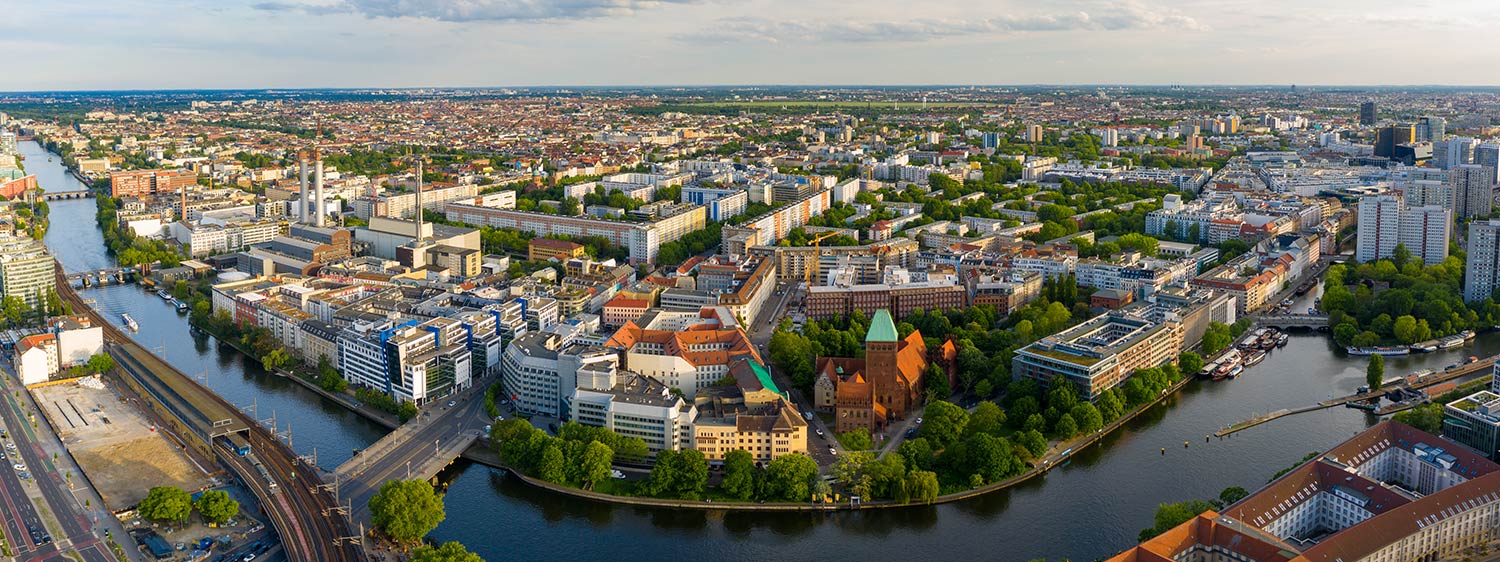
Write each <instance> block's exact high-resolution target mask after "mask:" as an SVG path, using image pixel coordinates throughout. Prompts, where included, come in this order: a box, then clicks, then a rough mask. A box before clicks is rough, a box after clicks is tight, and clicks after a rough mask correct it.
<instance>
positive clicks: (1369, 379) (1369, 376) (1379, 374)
mask: <svg viewBox="0 0 1500 562" xmlns="http://www.w3.org/2000/svg"><path fill="white" fill-rule="evenodd" d="M1383 380H1385V357H1382V356H1380V355H1371V356H1370V363H1369V364H1368V365H1365V384H1366V385H1369V387H1370V390H1372V391H1373V390H1380V382H1381V381H1383Z"/></svg>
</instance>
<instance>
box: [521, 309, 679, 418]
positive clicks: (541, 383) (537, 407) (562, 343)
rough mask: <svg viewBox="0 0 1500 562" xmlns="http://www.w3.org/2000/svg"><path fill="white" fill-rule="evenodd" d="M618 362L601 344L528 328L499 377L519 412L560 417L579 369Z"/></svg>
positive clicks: (567, 410) (574, 387)
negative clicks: (596, 345)
mask: <svg viewBox="0 0 1500 562" xmlns="http://www.w3.org/2000/svg"><path fill="white" fill-rule="evenodd" d="M619 362H620V358H619V356H618V355H617V354H616V353H615V352H613V351H610V350H607V349H604V348H602V347H588V346H585V345H582V344H574V343H573V342H572V340H571V339H570V338H567V337H565V336H563V335H560V334H556V333H552V332H549V331H529V332H527V333H525V334H522V335H520V336H518V337H516V339H515V341H512V342H511V343H510V345H508V346H506V348H505V355H504V357H503V359H501V364H500V376H501V380H502V383H503V384H504V387H505V391H506V392H508V393H510V400H511V403H512V404H514V405H515V408H516V409H517V410H518V411H521V412H525V413H528V414H532V415H540V416H552V417H558V418H561V417H565V416H568V415H569V414H570V412H572V407H571V406H570V405H569V403H568V402H569V400H570V398H571V397H572V396H573V393H574V392H575V391H576V390H577V389H578V377H579V371H581V370H582V369H583V368H584V367H586V366H597V367H603V364H608V365H610V366H614V367H618V366H619ZM663 388H665V387H663ZM689 420H691V418H689Z"/></svg>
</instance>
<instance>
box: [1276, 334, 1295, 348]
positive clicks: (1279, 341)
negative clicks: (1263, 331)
mask: <svg viewBox="0 0 1500 562" xmlns="http://www.w3.org/2000/svg"><path fill="white" fill-rule="evenodd" d="M1291 339H1292V338H1291V337H1290V336H1287V335H1286V332H1282V333H1279V334H1276V347H1286V342H1288V341H1291Z"/></svg>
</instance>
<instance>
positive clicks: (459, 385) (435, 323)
mask: <svg viewBox="0 0 1500 562" xmlns="http://www.w3.org/2000/svg"><path fill="white" fill-rule="evenodd" d="M338 355H339V361H338V363H339V372H340V373H341V374H343V376H344V378H345V379H346V380H348V381H349V383H350V384H352V385H357V386H360V387H364V388H373V389H375V390H379V391H381V392H384V393H386V394H387V395H389V396H390V397H391V398H394V399H396V400H397V401H398V402H414V403H416V404H418V405H423V404H427V403H428V402H430V401H432V400H437V399H440V398H442V397H444V396H447V395H449V394H452V393H454V392H458V391H460V390H463V389H466V388H468V387H469V385H470V384H472V380H473V379H472V377H471V373H472V371H473V369H472V366H471V365H470V361H471V354H470V352H469V348H468V335H467V334H466V331H465V329H464V326H463V324H461V323H459V322H458V321H457V320H454V319H452V318H433V319H431V320H428V321H426V322H418V321H416V320H406V321H400V322H395V321H389V320H388V321H384V322H380V323H357V324H355V325H353V326H350V327H349V328H346V329H344V331H343V332H342V333H340V334H339V339H338Z"/></svg>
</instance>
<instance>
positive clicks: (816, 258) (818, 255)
mask: <svg viewBox="0 0 1500 562" xmlns="http://www.w3.org/2000/svg"><path fill="white" fill-rule="evenodd" d="M834 236H838V232H824V233H822V234H819V235H817V236H814V237H813V239H812V245H813V261H812V263H810V264H807V279H806V281H805V282H806V283H807V288H808V289H811V288H812V274H813V270H814V269H817V268H818V263H819V262H820V261H822V258H823V252H822V250H821V248H822V243H823V241H824V240H827V239H829V238H832V237H834Z"/></svg>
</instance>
